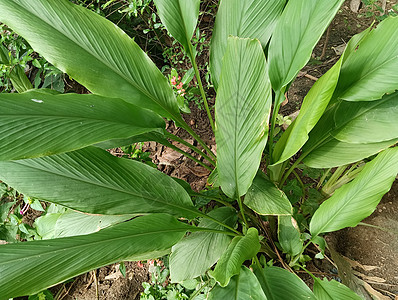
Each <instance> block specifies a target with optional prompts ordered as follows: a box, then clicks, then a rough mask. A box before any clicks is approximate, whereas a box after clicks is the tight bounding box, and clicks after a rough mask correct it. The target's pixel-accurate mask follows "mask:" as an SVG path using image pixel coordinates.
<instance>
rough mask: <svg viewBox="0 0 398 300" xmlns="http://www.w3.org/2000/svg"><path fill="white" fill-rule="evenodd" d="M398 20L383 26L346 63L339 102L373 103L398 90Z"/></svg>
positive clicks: (382, 24) (338, 93) (380, 25)
mask: <svg viewBox="0 0 398 300" xmlns="http://www.w3.org/2000/svg"><path fill="white" fill-rule="evenodd" d="M397 31H398V17H390V18H387V19H385V20H384V21H383V22H381V23H380V24H379V25H378V26H377V28H376V29H374V30H372V31H371V32H370V33H369V34H368V35H367V36H366V37H365V38H364V39H363V41H362V42H361V44H360V45H359V46H358V48H357V49H356V50H355V52H354V53H352V55H350V56H349V57H348V58H347V59H346V60H345V61H344V63H343V66H342V68H341V75H340V80H339V83H338V85H337V88H336V92H335V94H334V97H335V98H341V99H344V100H348V101H371V100H377V99H380V98H381V97H382V96H383V95H384V94H385V93H392V92H394V91H395V90H397V89H398V74H397V72H396V70H397V68H398V40H397V39H396V33H397Z"/></svg>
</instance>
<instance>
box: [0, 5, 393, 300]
mask: <svg viewBox="0 0 398 300" xmlns="http://www.w3.org/2000/svg"><path fill="white" fill-rule="evenodd" d="M343 2H344V1H343V0H327V1H326V0H321V1H320V0H310V1H305V2H304V1H301V0H289V1H286V0H278V1H268V0H261V1H258V0H247V1H240V0H221V1H220V3H219V8H218V13H217V17H216V22H215V25H214V30H213V35H212V40H211V45H210V48H211V51H210V53H211V55H210V61H209V69H210V75H211V82H212V85H213V86H214V88H215V90H216V92H217V96H216V103H215V119H213V118H212V114H211V110H210V106H209V104H208V101H207V93H206V92H207V91H206V89H205V87H206V85H205V86H204V85H203V84H202V78H201V76H200V72H199V68H198V65H197V54H198V53H197V47H194V45H193V43H192V37H193V35H194V32H195V30H196V27H197V22H198V17H199V6H200V0H155V1H154V3H155V5H156V8H157V11H158V13H159V16H160V19H161V21H162V23H163V24H164V26H165V27H166V28H167V30H168V32H169V33H170V35H171V36H173V37H174V38H175V40H176V41H178V43H179V44H181V47H182V48H183V49H184V52H185V53H186V55H187V56H188V58H189V59H190V61H191V64H192V69H193V73H194V76H195V77H196V82H197V88H198V90H199V93H200V95H201V97H202V101H203V104H204V107H205V109H206V112H207V115H208V118H209V122H210V126H211V128H212V130H213V132H214V134H215V139H216V143H217V153H214V152H213V151H212V150H211V149H210V147H209V145H207V144H206V143H205V142H204V141H203V140H202V139H201V138H200V137H199V136H198V135H197V134H196V133H195V131H194V130H193V129H192V128H191V127H190V126H189V125H188V124H187V123H186V122H185V121H184V119H183V118H182V116H181V113H180V111H181V101H180V103H179V100H178V96H179V95H181V93H184V92H185V93H187V91H188V86H186V87H184V84H187V83H188V81H187V82H186V83H184V82H183V81H184V77H182V76H181V75H179V73H180V72H177V71H176V72H175V73H172V74H171V75H170V77H169V78H166V77H165V76H163V74H162V72H161V71H160V70H159V69H158V68H157V67H156V65H155V63H153V62H152V61H151V60H150V59H149V57H148V56H147V55H146V53H145V52H144V51H143V50H142V49H141V48H140V47H139V46H138V45H137V43H136V42H135V41H134V40H132V39H131V38H130V37H129V36H128V35H127V34H125V33H124V32H123V31H122V30H121V29H120V28H118V27H117V26H115V24H113V23H111V22H110V21H108V20H106V19H105V18H103V17H101V16H100V15H98V14H96V13H93V12H91V11H89V10H87V9H86V8H84V7H82V6H79V5H74V4H72V3H71V2H69V1H67V0H0V10H1V11H2V12H4V13H2V14H1V15H0V21H1V22H4V23H5V24H7V26H10V28H12V29H13V30H15V32H17V33H18V34H20V35H21V36H23V37H24V38H25V39H26V40H27V41H28V42H29V44H30V45H32V47H33V49H35V51H37V52H38V53H40V54H41V55H43V57H45V58H46V59H47V60H48V61H49V62H50V63H52V64H54V66H55V67H57V68H59V69H60V70H62V71H63V72H66V73H67V74H68V75H69V76H71V77H72V78H73V79H75V80H76V81H78V82H79V83H81V84H82V85H84V86H86V87H87V89H88V90H90V91H91V92H92V94H90V95H78V94H73V93H68V94H60V93H58V92H55V91H51V90H46V89H41V90H37V89H36V90H28V89H22V90H18V92H19V93H18V94H17V93H11V94H8V93H3V94H1V95H0V101H1V103H2V110H1V112H0V118H1V119H2V125H1V127H0V128H1V133H2V134H1V135H0V136H1V139H2V140H1V143H0V179H1V180H4V182H7V184H9V185H11V186H12V187H14V188H15V189H17V190H18V191H21V192H22V193H23V194H24V195H27V197H30V199H42V200H43V201H47V202H50V203H52V204H51V205H50V208H51V207H52V209H53V211H51V213H49V211H47V213H46V215H45V216H43V217H42V218H40V219H41V220H43V219H44V218H47V220H49V219H50V218H51V220H52V222H53V226H50V227H46V228H47V229H50V230H47V235H45V237H43V236H44V234H41V237H42V238H43V240H34V241H27V242H24V243H10V244H6V245H0V272H1V274H2V277H1V278H0V291H2V294H1V295H0V299H8V298H10V297H16V296H21V295H26V294H35V293H38V292H40V291H41V290H44V289H46V288H47V287H49V286H52V285H54V284H57V283H60V282H63V281H65V280H67V279H69V278H71V277H74V276H76V275H79V274H82V273H84V272H87V271H89V270H91V269H93V268H98V267H100V266H104V265H107V264H110V263H115V262H120V261H126V260H130V261H141V260H148V259H154V258H158V257H162V256H164V255H168V254H169V268H170V280H171V282H173V283H181V284H182V283H183V282H186V281H187V280H195V279H196V278H202V279H203V280H205V282H204V283H203V286H205V288H204V289H203V291H206V293H207V294H206V295H204V296H205V297H207V298H209V299H282V300H283V299H289V300H290V299H339V300H345V299H347V300H348V299H349V300H351V299H360V296H358V295H357V294H355V293H354V291H352V290H350V289H349V288H348V287H346V286H345V285H343V284H341V283H339V282H337V281H336V280H331V281H328V280H327V279H324V280H321V279H319V278H316V277H315V276H314V275H313V274H311V272H309V271H308V270H307V268H306V262H307V261H308V260H310V259H312V258H311V257H310V256H309V255H307V254H306V252H305V250H306V249H307V247H309V246H311V245H315V247H316V249H318V251H319V253H318V254H317V255H316V257H318V258H322V257H323V256H324V255H325V249H326V246H327V245H326V242H325V240H324V239H323V238H322V236H323V234H325V233H328V232H333V231H336V230H339V229H342V228H345V227H349V226H357V225H358V224H359V223H360V222H361V221H362V220H363V219H364V218H365V217H367V216H369V215H370V214H371V213H372V212H373V211H374V209H375V208H376V206H377V204H378V202H379V201H380V199H381V197H382V196H383V195H384V194H385V193H386V192H387V191H388V190H389V189H390V187H391V185H392V183H393V181H394V180H395V177H396V175H397V173H398V148H397V147H394V146H395V145H396V143H397V140H398V132H397V130H396V128H398V127H397V125H398V124H397V120H398V118H397V111H398V109H397V105H398V102H397V97H398V92H396V90H397V89H398V78H397V76H396V72H395V70H396V69H397V65H398V40H397V39H393V36H394V34H395V33H396V32H397V30H398V18H397V17H389V18H387V19H385V20H384V21H382V22H381V23H380V24H379V25H378V26H377V27H376V28H373V27H371V28H368V29H367V30H365V31H364V32H362V33H360V34H358V35H356V36H354V37H353V38H352V39H351V40H350V42H349V43H348V44H347V47H346V49H345V51H344V53H343V54H342V56H341V57H340V59H339V60H338V61H337V62H336V64H335V65H334V66H333V67H332V68H331V69H330V70H329V71H328V72H327V73H326V74H325V75H324V76H322V77H321V78H320V79H319V80H318V81H317V82H316V83H315V84H314V86H313V87H312V88H311V90H310V91H309V93H308V94H307V96H306V97H305V99H304V101H303V104H302V106H301V110H300V113H299V115H298V117H297V118H296V119H295V120H294V121H293V122H292V123H291V124H290V126H289V127H288V129H287V130H286V131H285V132H283V133H282V132H279V134H278V132H277V129H276V128H277V123H278V122H280V121H278V112H279V108H280V106H281V104H282V102H283V101H284V100H285V93H286V91H287V90H288V89H289V86H290V83H291V82H292V81H293V80H294V78H295V77H296V75H297V74H298V72H299V70H300V69H301V68H302V67H303V66H304V65H305V64H306V63H307V62H308V60H309V59H310V57H311V53H312V50H313V48H314V47H315V45H316V44H317V42H318V40H319V39H320V37H321V35H322V34H323V32H324V31H325V29H326V28H327V27H328V25H329V23H330V22H331V20H332V19H333V17H334V15H335V14H336V13H337V11H338V10H339V8H340V6H341V5H342V3H343ZM296 20H300V22H296ZM28 25H29V26H28ZM172 72H174V71H172ZM180 77H182V78H181V79H180ZM189 77H190V76H189ZM181 83H182V85H181ZM182 89H184V90H185V91H182ZM164 118H166V119H171V120H173V121H174V122H175V124H176V125H177V126H178V127H180V128H182V129H183V130H185V131H186V132H187V133H189V134H190V135H191V136H192V138H193V139H195V140H196V141H197V144H198V146H196V144H190V143H188V142H186V141H185V140H183V139H181V138H180V137H178V136H175V135H173V134H171V133H170V132H167V131H166V129H165V128H166V126H165V121H164ZM145 141H155V142H158V143H160V144H163V145H164V146H166V147H171V148H172V149H174V150H176V151H179V152H180V153H182V154H184V155H185V156H186V157H187V158H189V159H192V160H193V161H194V162H196V163H197V164H198V165H200V166H202V167H203V168H206V169H208V170H209V171H211V174H210V176H209V179H208V183H209V187H208V189H207V190H206V191H203V192H200V193H197V192H194V191H192V190H191V188H190V186H189V184H187V183H186V182H184V181H182V180H178V179H175V178H171V177H168V176H167V175H165V174H163V173H161V172H159V171H158V170H156V169H155V168H153V167H151V166H148V165H147V164H145V161H144V162H142V161H136V160H130V159H125V158H118V157H114V156H112V155H111V154H109V153H108V152H107V151H106V150H105V149H109V148H114V147H122V146H126V145H131V144H133V143H139V142H145ZM171 141H176V142H178V143H180V144H182V145H184V146H186V147H188V148H190V149H191V150H192V151H193V152H194V153H195V154H194V155H193V154H190V153H188V152H186V151H184V150H183V149H181V148H179V147H178V146H176V145H174V144H172V143H171ZM131 150H132V149H131ZM132 151H133V150H132ZM314 169H321V170H314ZM306 176H307V177H309V178H310V179H311V178H312V179H314V181H315V182H314V183H311V184H308V183H306V181H304V180H303V178H304V177H306ZM309 187H310V188H309ZM283 191H285V192H286V193H285V192H283ZM210 201H211V202H210ZM43 224H49V222H44V223H43ZM38 227H39V226H38ZM46 228H43V229H46ZM98 229H100V230H98ZM38 268H40V270H41V271H42V272H38ZM299 269H301V270H304V271H305V272H308V273H309V274H310V276H312V278H313V280H314V286H313V290H311V289H310V288H309V287H308V286H307V285H306V284H305V283H304V282H303V281H302V280H301V279H300V278H299V277H298V276H297V275H296V274H295V270H299ZM60 270H62V272H60ZM150 289H151V287H149V286H148V291H149V290H150ZM177 292H178V293H180V292H181V290H178V288H177V291H176V293H177ZM167 293H168V292H167ZM149 294H150V292H149ZM180 294H181V293H180ZM195 297H197V296H196V295H195ZM191 298H192V297H191ZM194 299H196V298H194ZM199 299H200V298H199Z"/></svg>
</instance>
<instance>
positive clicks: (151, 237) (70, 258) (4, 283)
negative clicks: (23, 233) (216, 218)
mask: <svg viewBox="0 0 398 300" xmlns="http://www.w3.org/2000/svg"><path fill="white" fill-rule="evenodd" d="M190 227H191V226H189V225H186V224H184V223H181V222H178V221H177V220H176V219H175V218H173V217H171V216H169V215H165V214H157V215H149V216H144V217H139V218H136V219H134V220H132V221H130V222H124V223H121V224H119V225H115V226H113V227H110V228H107V229H104V230H101V231H99V232H97V233H93V234H90V235H85V236H76V237H68V238H61V239H54V240H46V241H33V242H25V243H18V244H7V245H0V273H1V275H2V276H1V277H0V290H1V291H2V295H1V296H2V299H8V298H12V297H18V296H24V295H27V294H34V293H37V292H39V291H41V290H43V289H45V288H47V287H49V286H52V285H55V284H57V283H60V282H63V281H65V280H67V279H69V278H72V277H74V276H77V275H79V274H82V273H85V272H87V271H89V270H91V269H96V268H99V267H102V266H105V265H108V264H112V263H116V262H119V261H122V260H125V259H126V258H128V257H130V256H132V255H144V254H145V253H148V252H153V251H161V250H165V249H168V248H170V247H171V246H172V245H173V244H175V243H177V242H178V241H179V240H180V239H181V238H182V237H183V235H184V234H185V232H186V231H187V230H189V228H190Z"/></svg>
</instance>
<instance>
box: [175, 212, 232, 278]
mask: <svg viewBox="0 0 398 300" xmlns="http://www.w3.org/2000/svg"><path fill="white" fill-rule="evenodd" d="M209 216H211V217H213V218H215V219H217V220H219V221H221V222H223V223H225V224H227V225H229V226H231V227H233V226H234V225H235V222H236V219H237V214H236V211H235V209H233V208H229V207H221V208H218V209H215V210H213V211H211V212H210V213H209ZM199 227H205V228H212V229H217V230H225V228H224V227H223V226H221V225H219V224H217V223H214V222H213V221H211V220H209V219H202V220H201V221H200V223H199ZM231 239H232V238H231V237H230V236H227V235H225V234H219V233H212V232H195V233H192V234H191V235H189V236H187V237H185V238H184V239H182V240H181V241H180V242H178V243H177V244H176V245H174V246H173V248H172V253H171V255H170V260H169V263H170V277H171V280H172V282H182V281H184V280H187V279H193V278H196V277H198V276H200V275H203V274H204V273H206V271H207V270H208V269H209V268H210V267H211V266H212V265H214V264H215V263H216V262H217V260H218V259H219V258H220V257H221V255H222V254H223V253H224V252H225V250H226V249H227V247H228V245H229V243H230V242H231ZM187 266H189V267H188V268H187Z"/></svg>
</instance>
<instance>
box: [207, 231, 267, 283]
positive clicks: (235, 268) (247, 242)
mask: <svg viewBox="0 0 398 300" xmlns="http://www.w3.org/2000/svg"><path fill="white" fill-rule="evenodd" d="M259 250H260V241H259V238H258V231H257V229H255V228H254V227H251V228H249V229H248V230H247V233H246V235H245V236H237V237H234V239H233V240H232V242H231V243H230V245H229V246H228V249H227V251H225V252H224V254H223V255H222V256H221V258H220V260H219V261H218V263H217V265H216V267H215V268H214V270H213V271H209V274H210V276H211V277H213V278H214V279H215V280H217V282H218V283H219V284H220V285H221V286H222V287H225V286H227V285H228V283H229V281H230V279H231V277H232V276H234V275H237V274H239V272H240V269H241V266H242V264H243V263H244V261H245V260H248V259H251V258H253V257H254V256H255V255H256V254H257V252H258V251H259Z"/></svg>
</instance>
